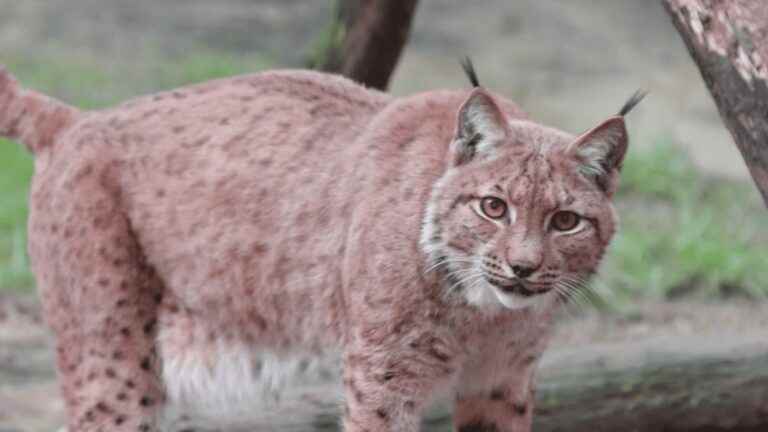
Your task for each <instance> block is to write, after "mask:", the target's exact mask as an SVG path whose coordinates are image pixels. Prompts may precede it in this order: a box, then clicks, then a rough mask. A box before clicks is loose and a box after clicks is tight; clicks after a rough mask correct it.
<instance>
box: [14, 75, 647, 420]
mask: <svg viewBox="0 0 768 432" xmlns="http://www.w3.org/2000/svg"><path fill="white" fill-rule="evenodd" d="M638 100H639V98H633V99H632V100H630V102H628V104H627V105H626V106H625V108H624V109H622V111H621V112H620V114H619V115H616V116H613V117H609V118H608V119H606V120H605V121H604V122H603V123H601V124H599V125H598V126H596V127H594V128H592V129H591V130H589V131H587V132H585V133H583V134H580V135H577V136H574V135H570V134H568V133H565V132H561V131H559V130H556V129H552V128H549V127H546V126H542V125H540V124H538V123H535V122H533V121H531V120H530V119H528V118H527V117H526V116H525V115H524V114H523V113H522V112H521V110H520V109H518V108H517V107H516V106H515V105H513V104H512V103H510V102H508V101H506V100H504V99H503V98H501V97H499V96H497V95H494V94H492V93H491V92H490V91H488V90H486V89H484V88H482V87H479V86H477V87H475V88H473V89H471V90H469V91H467V90H456V91H430V92H426V93H422V94H417V95H414V96H410V97H403V98H394V97H391V96H389V95H386V94H382V93H378V92H375V91H372V90H368V89H365V88H363V87H361V86H358V85H356V84H354V83H352V82H351V81H348V80H346V79H344V78H340V77H337V76H332V75H326V74H321V73H315V72H308V71H274V72H266V73H260V74H255V75H249V76H240V77H235V78H231V79H222V80H217V81H211V82H207V83H203V84H199V85H195V86H191V87H186V88H182V89H178V90H175V91H169V92H164V93H159V94H156V95H151V96H147V97H143V98H139V99H135V100H132V101H129V102H128V103H125V104H123V105H120V106H118V107H116V108H112V109H106V110H102V111H94V112H83V111H80V110H77V109H75V108H73V107H70V106H67V105H65V104H63V103H61V102H58V101H55V100H52V99H50V98H47V97H45V96H43V95H41V94H39V93H36V92H33V91H30V90H26V89H23V88H21V87H20V86H19V85H18V84H17V82H16V81H15V80H14V79H13V78H12V77H11V76H10V75H9V74H8V73H7V72H6V71H4V70H2V69H0V135H2V136H5V137H10V138H12V139H16V140H18V141H20V142H23V143H24V144H26V146H27V147H28V148H29V150H30V151H31V152H32V153H33V154H34V156H35V175H34V179H33V183H32V190H31V197H30V207H31V209H30V219H29V253H30V256H31V259H32V263H33V270H34V273H35V275H36V280H37V284H38V288H39V292H40V295H41V298H42V302H43V305H44V311H45V315H46V318H47V321H48V323H49V325H50V326H51V328H52V329H53V331H54V333H55V336H56V343H57V365H58V371H59V377H60V381H61V388H62V394H63V397H64V398H65V401H66V406H67V412H68V418H69V424H68V428H69V432H81V431H157V430H165V427H166V426H164V423H163V421H164V418H165V416H166V414H167V412H168V411H169V410H171V409H181V410H187V411H189V412H191V413H198V414H199V413H203V414H206V415H216V414H221V413H224V412H225V411H226V410H227V409H228V407H231V406H233V405H238V404H239V405H242V404H253V406H254V407H258V400H257V399H258V398H259V397H260V395H261V393H260V391H259V390H258V388H259V386H260V385H264V384H265V382H266V381H269V380H270V377H269V376H266V375H265V374H267V372H266V368H262V369H261V372H259V371H258V370H257V369H256V368H254V367H253V362H254V361H255V360H254V359H256V358H257V357H259V356H261V357H263V356H264V355H265V353H266V354H268V355H269V356H273V358H274V359H276V360H275V361H276V362H277V363H279V362H280V361H282V359H283V358H286V357H287V356H290V355H293V354H294V353H297V352H320V351H333V350H337V351H338V352H339V353H340V354H341V356H342V359H343V364H344V369H343V385H344V393H345V398H344V405H343V411H342V412H343V414H342V416H343V420H341V421H342V422H343V428H344V430H345V431H346V432H353V431H354V432H362V431H398V432H403V431H405V432H408V431H417V430H418V428H419V422H420V416H421V413H422V412H423V409H424V408H425V406H426V405H427V404H429V402H430V401H432V400H433V399H434V398H435V397H437V396H441V395H442V396H445V395H449V396H450V397H451V398H452V399H453V400H455V410H454V419H455V420H454V424H455V428H456V430H457V431H475V432H477V431H494V432H505V431H507V432H508V431H527V430H529V429H530V424H531V415H532V408H533V394H534V383H533V372H534V370H535V367H536V361H537V359H538V358H539V355H540V354H541V352H542V350H543V349H544V347H545V345H546V341H547V330H548V328H549V323H550V318H551V314H552V311H553V309H554V308H555V307H556V305H557V304H558V302H559V300H561V299H563V298H567V297H568V296H569V295H570V294H571V293H572V292H573V290H578V289H579V287H580V286H581V285H582V284H583V283H584V282H585V281H586V280H587V279H588V278H589V277H590V276H591V275H592V274H593V273H594V272H595V271H596V268H597V267H598V264H599V262H600V260H601V257H602V255H603V253H604V251H605V249H606V246H607V245H608V244H609V242H610V240H611V237H612V235H613V233H614V229H615V225H616V215H615V212H614V209H613V206H612V204H611V198H612V195H613V193H614V191H615V189H616V184H617V177H618V172H619V169H620V166H621V162H622V159H623V157H624V155H625V152H626V148H627V133H626V129H625V124H624V119H623V115H624V114H625V113H626V112H627V111H629V109H631V108H632V106H634V104H635V103H636V102H638ZM174 407H175V408H174Z"/></svg>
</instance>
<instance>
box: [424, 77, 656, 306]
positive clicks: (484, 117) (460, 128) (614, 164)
mask: <svg viewBox="0 0 768 432" xmlns="http://www.w3.org/2000/svg"><path fill="white" fill-rule="evenodd" d="M642 96H643V95H642V94H639V93H638V94H636V95H635V96H633V98H632V99H630V101H629V102H627V105H625V107H624V108H622V110H621V111H620V113H619V115H617V116H613V117H610V118H608V119H607V120H605V121H604V122H602V123H601V124H599V125H598V126H596V127H594V128H592V129H591V130H589V131H587V132H585V133H583V134H581V135H579V136H572V135H569V134H567V133H564V132H561V131H558V130H555V129H551V128H548V127H545V126H542V125H539V124H536V123H533V122H530V121H523V120H511V119H509V118H508V116H507V115H506V114H505V113H504V111H503V110H502V109H501V108H500V105H499V104H498V103H497V102H496V100H495V99H494V97H493V96H492V95H491V94H490V93H489V92H487V91H486V90H484V89H483V88H481V87H477V88H475V89H474V90H473V91H472V92H471V93H470V94H469V96H468V97H467V99H466V100H465V101H464V103H463V104H462V105H461V107H460V108H459V110H458V114H457V121H456V129H455V133H454V137H453V140H452V142H451V143H450V150H449V152H448V155H449V156H448V160H447V161H446V164H447V165H448V168H447V170H446V172H445V174H444V175H443V176H442V177H441V178H440V180H439V181H438V182H437V183H436V184H435V186H434V189H433V190H432V195H431V198H430V202H429V205H428V207H427V211H426V214H425V219H424V226H423V230H422V237H421V245H422V248H423V250H424V251H425V252H426V254H427V255H428V257H429V261H430V262H429V266H430V268H431V269H434V270H436V271H439V272H440V273H441V275H442V276H443V279H444V282H445V286H444V289H445V290H446V294H447V295H449V296H451V298H459V299H463V300H464V301H465V302H467V303H469V304H471V305H475V306H477V307H480V308H483V309H488V310H493V309H497V308H498V307H499V306H504V307H507V308H510V309H517V308H523V307H527V306H530V305H535V304H537V303H541V302H543V301H545V300H552V299H555V298H557V296H561V297H562V296H564V295H567V293H568V291H569V290H574V289H578V287H579V286H581V285H582V284H583V283H584V282H585V281H586V280H587V279H588V278H589V277H590V276H591V275H592V274H594V273H595V271H596V269H597V267H598V264H599V263H600V260H601V257H602V256H603V253H604V252H605V249H606V247H607V246H608V244H609V242H610V240H611V237H612V236H613V233H614V230H615V227H616V223H617V217H616V213H615V211H614V208H613V205H612V203H611V198H612V196H613V194H614V191H615V190H616V186H617V181H618V175H619V170H620V168H621V164H622V160H623V159H624V155H625V153H626V150H627V130H626V128H625V124H624V118H623V117H624V114H626V113H627V112H628V111H629V110H631V108H632V107H633V106H634V105H635V104H637V102H639V100H640V99H642Z"/></svg>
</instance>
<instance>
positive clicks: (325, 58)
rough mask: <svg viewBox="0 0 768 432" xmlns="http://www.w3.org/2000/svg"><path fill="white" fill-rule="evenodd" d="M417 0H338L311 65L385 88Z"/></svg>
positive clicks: (408, 31)
mask: <svg viewBox="0 0 768 432" xmlns="http://www.w3.org/2000/svg"><path fill="white" fill-rule="evenodd" d="M417 3H418V0H337V2H336V3H335V5H336V9H335V16H334V18H333V22H332V23H331V25H330V26H329V28H328V30H327V32H326V34H325V35H324V41H323V43H322V45H321V46H320V47H319V52H317V53H315V57H314V58H313V59H312V60H311V61H310V66H311V67H312V68H315V69H320V70H323V71H326V72H337V73H340V74H342V75H344V76H347V77H349V78H351V79H353V80H355V81H357V82H359V83H362V84H365V85H366V86H368V87H374V88H377V89H380V90H386V89H387V85H388V84H389V78H390V76H391V75H392V72H393V71H394V69H395V66H397V61H398V59H399V58H400V53H401V52H402V50H403V47H404V46H405V44H406V42H407V41H408V35H409V33H410V28H411V21H412V19H413V15H414V13H415V12H416V4H417Z"/></svg>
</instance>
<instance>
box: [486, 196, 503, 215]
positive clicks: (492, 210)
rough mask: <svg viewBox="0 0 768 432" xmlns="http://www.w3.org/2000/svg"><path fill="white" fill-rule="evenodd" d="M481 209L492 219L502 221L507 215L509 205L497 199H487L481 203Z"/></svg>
mask: <svg viewBox="0 0 768 432" xmlns="http://www.w3.org/2000/svg"><path fill="white" fill-rule="evenodd" d="M480 208H481V209H482V210H483V213H485V215H486V216H488V217H489V218H491V219H501V218H503V217H504V215H506V214H507V204H506V203H504V201H502V200H500V199H499V198H496V197H485V198H483V200H482V201H481V202H480Z"/></svg>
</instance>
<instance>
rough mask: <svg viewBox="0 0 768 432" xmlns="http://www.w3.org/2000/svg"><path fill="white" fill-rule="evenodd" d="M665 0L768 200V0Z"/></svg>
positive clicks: (760, 188) (745, 159)
mask: <svg viewBox="0 0 768 432" xmlns="http://www.w3.org/2000/svg"><path fill="white" fill-rule="evenodd" d="M663 2H664V5H665V7H666V9H667V11H668V12H669V14H670V16H671V17H672V22H673V23H674V24H675V27H677V30H678V31H679V32H680V36H682V38H683V41H685V44H686V45H687V46H688V51H689V52H690V53H691V56H692V57H693V59H694V61H695V62H696V64H697V65H698V66H699V70H700V71H701V75H702V76H703V77H704V81H705V82H706V83H707V86H708V87H709V91H710V92H711V93H712V96H713V97H714V99H715V103H716V104H717V107H718V109H719V111H720V117H721V118H722V119H723V121H724V122H725V125H726V126H727V127H728V130H729V131H730V132H731V135H732V136H733V139H734V141H735V142H736V145H737V146H738V148H739V150H740V151H741V154H742V156H743V157H744V161H745V162H746V164H747V167H748V168H749V171H750V173H751V174H752V178H753V179H754V181H755V183H756V184H757V187H758V189H759V190H760V192H761V193H762V195H763V200H764V202H765V204H766V206H768V86H766V84H767V83H768V4H767V3H766V1H765V0H663Z"/></svg>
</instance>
